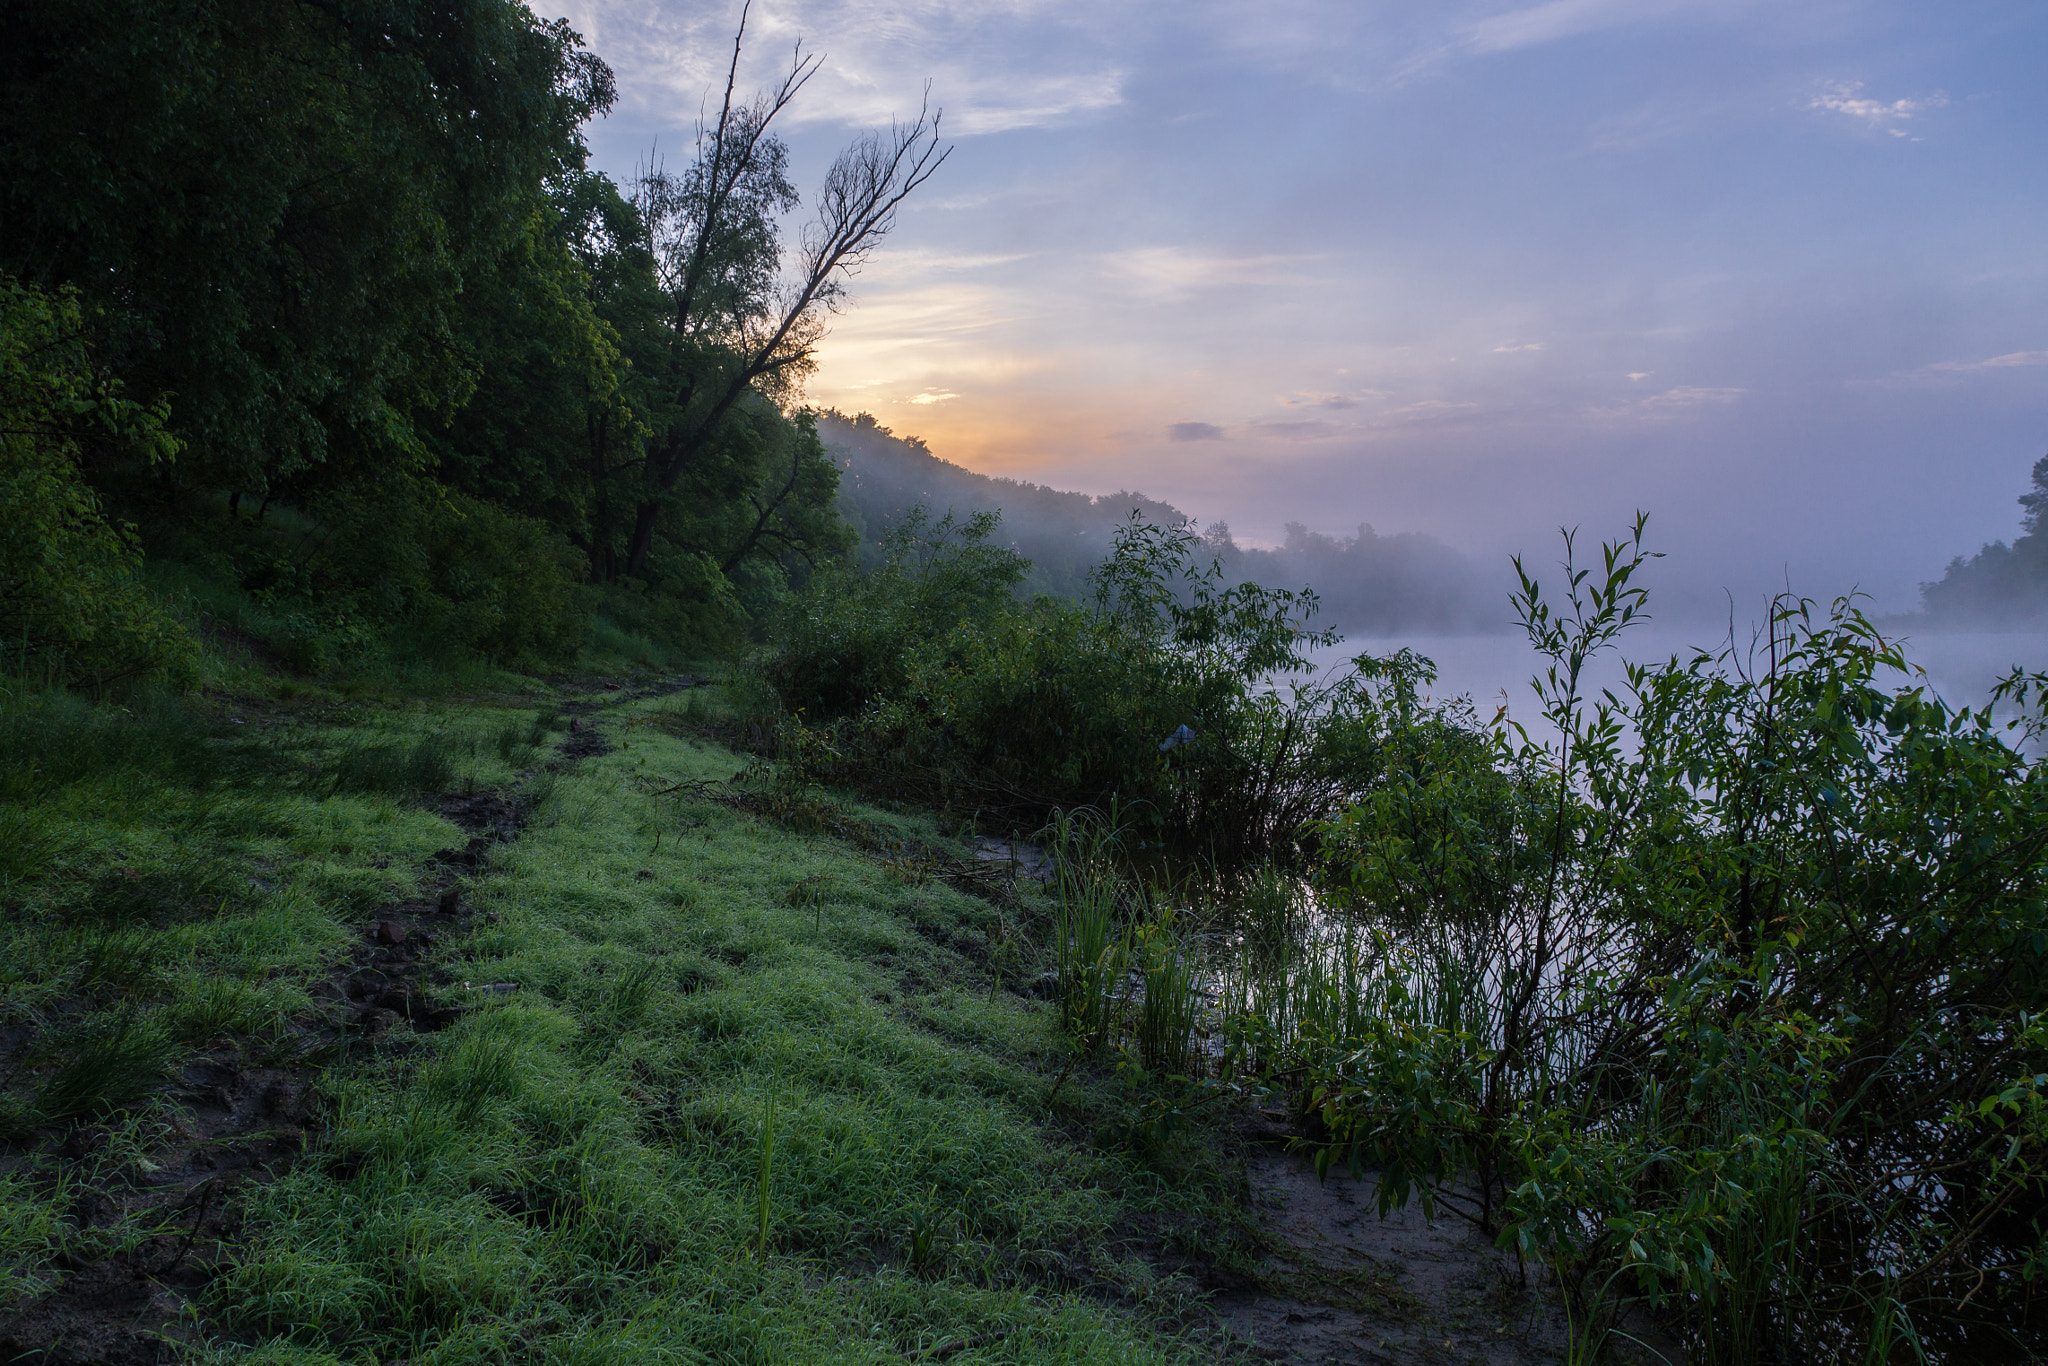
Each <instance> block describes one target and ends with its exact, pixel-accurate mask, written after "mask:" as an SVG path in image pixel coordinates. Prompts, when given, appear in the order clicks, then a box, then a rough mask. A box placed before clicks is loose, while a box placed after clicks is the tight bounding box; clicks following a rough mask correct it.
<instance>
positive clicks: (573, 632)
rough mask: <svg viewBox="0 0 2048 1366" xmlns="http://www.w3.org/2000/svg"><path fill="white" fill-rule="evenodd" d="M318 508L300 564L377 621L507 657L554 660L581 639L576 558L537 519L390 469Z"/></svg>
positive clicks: (445, 646) (519, 664) (331, 594)
mask: <svg viewBox="0 0 2048 1366" xmlns="http://www.w3.org/2000/svg"><path fill="white" fill-rule="evenodd" d="M316 508H317V511H318V514H319V516H320V519H321V534H320V537H319V540H318V541H317V543H316V546H315V548H313V549H312V552H311V554H310V557H309V559H308V561H307V567H308V569H309V571H310V574H311V576H312V580H313V584H314V587H315V590H316V591H318V590H319V589H322V588H325V589H326V590H327V593H326V594H325V596H326V597H327V598H328V600H329V601H330V602H332V601H334V600H335V598H336V595H338V594H347V595H348V598H349V599H350V600H352V601H353V602H354V603H355V604H357V606H358V610H359V611H361V612H362V613H363V615H365V616H367V617H368V618H369V619H370V620H372V621H376V622H379V623H403V624H404V625H405V626H407V627H408V628H410V629H411V631H412V632H413V633H414V634H415V636H416V638H418V639H421V640H424V641H430V642H432V643H433V648H435V649H437V650H442V651H446V652H449V653H456V652H460V651H464V650H468V651H473V652H475V653H476V654H478V655H480V656H482V657H483V658H485V659H488V660H490V661H491V662H493V663H496V664H501V665H504V666H506V667H508V668H525V669H533V668H538V667H541V666H543V665H545V664H548V663H551V662H561V661H564V660H566V659H568V658H570V657H572V656H573V655H574V654H575V651H576V648H577V647H578V645H580V644H581V637H582V631H583V622H582V620H581V618H580V617H579V616H578V615H577V613H576V611H575V606H576V603H575V597H574V586H575V582H576V579H577V578H578V577H580V570H581V564H580V559H581V557H580V556H578V555H577V554H576V553H575V552H574V551H573V550H571V549H570V548H569V547H568V546H566V545H564V544H563V543H562V541H561V539H560V538H559V537H558V536H556V535H554V534H552V533H551V532H549V530H548V529H547V528H546V527H545V526H544V525H542V524H541V523H540V522H538V521H536V520H534V519H533V518H530V517H522V516H520V515H518V514H516V513H512V512H507V511H505V510H504V509H503V508H501V507H498V506H497V505H495V504H492V503H486V502H482V501H479V500H477V499H474V498H469V497H466V496H464V495H462V494H459V493H442V492H441V491H439V490H437V489H435V488H433V487H432V486H430V485H425V484H414V483H410V482H406V481H394V480H386V481H384V482H383V483H381V484H378V485H375V486H362V487H357V488H351V489H347V490H343V491H338V492H337V493H335V494H333V495H331V496H329V497H328V498H326V499H323V500H322V501H321V502H320V503H319V504H317V505H316Z"/></svg>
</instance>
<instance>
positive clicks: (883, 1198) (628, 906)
mask: <svg viewBox="0 0 2048 1366" xmlns="http://www.w3.org/2000/svg"><path fill="white" fill-rule="evenodd" d="M657 705H658V704H653V703H647V704H629V705H628V706H627V707H626V708H622V709H621V711H623V712H624V714H623V715H621V714H619V713H616V712H615V713H612V715H611V716H610V717H607V718H606V719H605V720H604V722H603V724H604V725H605V726H606V728H607V732H608V734H609V735H610V736H611V737H612V738H613V740H614V741H615V743H616V745H617V747H616V748H615V749H614V750H613V751H612V752H611V753H609V754H606V755H604V756H602V757H600V758H595V759H587V760H585V761H583V762H582V763H581V764H579V765H578V766H577V767H576V768H575V769H573V770H570V771H568V772H565V773H563V774H562V775H560V778H559V781H558V782H557V783H556V784H555V786H554V787H553V788H552V790H551V792H550V794H549V795H548V796H547V798H546V800H545V802H544V803H543V804H542V805H541V806H540V807H539V809H538V811H537V812H536V817H535V820H534V822H533V823H532V824H531V825H529V826H528V827H527V829H526V831H525V833H524V834H523V835H522V837H521V838H520V840H519V841H518V842H517V843H515V844H512V845H510V846H508V847H506V848H505V849H503V850H502V851H501V852H500V853H499V854H498V855H497V856H496V857H494V859H493V861H492V867H493V872H492V873H491V875H490V876H489V877H487V878H483V879H480V880H479V882H478V883H477V884H476V885H475V886H474V887H473V888H472V889H471V890H470V891H469V892H468V893H467V894H466V895H467V896H468V897H470V898H473V901H474V905H475V908H476V910H477V912H478V913H479V917H478V919H477V920H476V921H475V922H473V925H474V929H473V933H472V935H471V937H470V938H469V939H468V941H467V943H466V944H465V946H464V947H465V952H466V955H467V958H468V962H467V963H466V965H465V966H464V968H463V973H464V975H465V976H469V977H474V978H475V979H476V980H479V981H486V980H488V981H503V982H517V983H519V984H520V989H519V991H518V992H517V993H514V994H511V995H508V996H503V997H490V998H486V999H483V1000H478V999H477V998H475V997H474V996H471V995H467V994H465V995H464V997H463V998H462V999H463V1003H464V1004H466V1005H468V1006H469V1007H470V1009H469V1010H468V1011H467V1012H466V1013H465V1015H464V1017H463V1019H462V1020H461V1021H460V1022H459V1023H458V1024H456V1025H454V1026H453V1027H452V1028H449V1029H447V1030H445V1031H442V1032H439V1033H435V1034H430V1035H423V1036H419V1037H417V1038H414V1039H412V1040H410V1041H409V1042H408V1045H407V1047H406V1048H404V1049H393V1050H390V1051H389V1052H386V1053H379V1054H370V1055H366V1056H364V1057H363V1058H362V1059H361V1060H360V1062H358V1063H357V1064H356V1065H353V1066H351V1067H348V1068H345V1069H341V1070H338V1071H337V1072H336V1073H335V1074H334V1076H333V1077H332V1079H331V1082H330V1087H329V1094H330V1095H331V1098H332V1108H331V1115H332V1119H331V1123H330V1124H329V1125H328V1126H327V1128H326V1130H325V1133H324V1135H323V1136H322V1138H321V1139H320V1140H319V1142H318V1143H317V1144H316V1145H315V1147H314V1149H313V1151H312V1152H311V1153H310V1154H309V1156H308V1158H307V1160H305V1161H303V1162H301V1163H299V1164H298V1165H297V1166H295V1167H294V1168H293V1169H292V1170H290V1171H288V1172H286V1173H284V1174H282V1175H281V1176H280V1177H279V1179H277V1180H276V1181H275V1182H271V1183H267V1184H266V1185H265V1186H264V1188H263V1189H262V1190H261V1191H260V1192H256V1193H254V1194H253V1195H252V1198H251V1200H250V1203H249V1206H248V1214H247V1223H246V1225H245V1228H246V1231H247V1234H246V1241H245V1242H243V1243H242V1244H240V1245H239V1246H238V1247H237V1249H236V1255H235V1257H234V1259H233V1261H232V1262H231V1263H230V1264H229V1265H227V1266H226V1267H224V1268H223V1270H222V1273H221V1274H220V1276H219V1277H218V1278H217V1279H216V1280H215V1281H214V1282H213V1283H212V1285H211V1287H210V1288H209V1290H208V1292H207V1295H208V1299H207V1310H206V1312H207V1314H208V1316H209V1318H210V1319H212V1320H214V1321H216V1322H218V1323H220V1324H221V1325H222V1326H223V1330H224V1332H225V1333H231V1334H233V1335H234V1337H235V1340H249V1339H254V1340H256V1341H259V1342H263V1341H268V1342H270V1343H271V1346H270V1348H269V1350H270V1351H271V1352H273V1353H274V1354H280V1355H281V1354H283V1353H285V1352H287V1351H290V1352H296V1353H300V1354H306V1355H311V1354H315V1353H332V1354H335V1355H336V1356H337V1357H345V1358H348V1359H356V1358H361V1359H366V1360H367V1359H375V1360H389V1359H392V1358H393V1357H395V1356H398V1355H401V1354H411V1355H412V1357H413V1358H414V1359H419V1358H425V1357H432V1358H434V1359H440V1360H448V1359H463V1360H470V1359H482V1360H489V1359H494V1358H496V1357H500V1356H522V1355H533V1356H544V1357H546V1358H548V1359H576V1360H584V1359H617V1360H620V1361H622V1362H623V1361H645V1360H648V1359H657V1360H662V1359H674V1360H679V1361H695V1360H715V1359H720V1358H727V1357H729V1358H731V1359H735V1360H749V1359H753V1360H773V1361H777V1362H811V1361H815V1362H844V1361H854V1362H876V1363H881V1362H888V1361H897V1360H901V1359H902V1358H903V1357H904V1356H905V1355H907V1354H909V1353H912V1352H915V1351H918V1350H921V1349H923V1348H925V1347H929V1346H933V1345H942V1344H944V1343H945V1342H946V1341H948V1340H965V1339H972V1338H976V1337H978V1336H980V1335H984V1334H994V1335H996V1336H994V1337H992V1338H990V1339H989V1340H990V1341H991V1342H994V1343H999V1344H1000V1348H999V1350H1000V1353H1001V1357H1002V1359H1004V1360H1008V1361H1013V1362H1017V1363H1020V1366H1026V1364H1035V1363H1053V1362H1119V1363H1121V1362H1126V1361H1131V1362H1158V1363H1162V1364H1163V1363H1166V1362H1179V1361H1195V1360H1206V1359H1208V1355H1209V1354H1208V1353H1207V1351H1206V1349H1205V1347H1204V1345H1203V1344H1202V1343H1200V1342H1199V1341H1197V1340H1194V1339H1193V1335H1192V1334H1187V1335H1183V1333H1182V1332H1181V1331H1180V1330H1179V1329H1178V1328H1177V1327H1176V1326H1175V1323H1174V1322H1173V1321H1172V1319H1171V1317H1170V1316H1171V1315H1172V1314H1173V1313H1174V1312H1175V1311H1176V1310H1178V1309H1179V1308H1181V1307H1183V1306H1184V1305H1185V1304H1186V1301H1184V1300H1182V1299H1180V1298H1178V1297H1179V1296H1180V1295H1181V1294H1182V1293H1184V1292H1185V1291H1186V1289H1188V1288H1189V1287H1187V1286H1186V1285H1185V1282H1183V1281H1181V1280H1180V1279H1179V1278H1162V1279H1161V1281H1160V1282H1159V1283H1156V1284H1146V1283H1144V1282H1143V1281H1140V1280H1138V1279H1137V1278H1135V1277H1132V1276H1130V1275H1129V1273H1126V1272H1125V1271H1123V1270H1122V1269H1121V1262H1120V1259H1119V1258H1118V1255H1117V1250H1116V1248H1117V1242H1116V1240H1117V1239H1118V1238H1119V1237H1120V1233H1119V1227H1118V1226H1119V1224H1120V1222H1121V1221H1123V1220H1126V1219H1130V1218H1133V1217H1160V1218H1164V1217H1166V1216H1167V1215H1168V1213H1169V1211H1181V1212H1182V1214H1181V1215H1180V1217H1185V1213H1184V1212H1185V1211H1186V1210H1187V1208H1188V1207H1189V1205H1190V1204H1191V1203H1195V1202H1199V1201H1201V1200H1203V1199H1205V1198H1209V1197H1210V1196H1213V1195H1214V1194H1216V1193H1220V1192H1221V1191H1222V1190H1223V1189H1224V1188H1223V1187H1222V1186H1221V1184H1220V1182H1219V1179H1218V1178H1219V1172H1220V1169H1221V1167H1222V1165H1223V1164H1222V1163H1221V1162H1220V1161H1219V1160H1217V1159H1216V1158H1215V1157H1213V1156H1209V1157H1206V1158H1204V1157H1203V1156H1202V1155H1201V1154H1195V1155H1192V1156H1190V1155H1188V1154H1178V1157H1179V1164H1178V1168H1177V1169H1169V1170H1173V1171H1174V1175H1175V1179H1176V1180H1178V1181H1179V1182H1180V1183H1181V1185H1180V1187H1179V1191H1178V1193H1177V1195H1176V1196H1175V1197H1174V1198H1173V1199H1172V1200H1168V1199H1167V1198H1166V1197H1165V1196H1164V1195H1163V1194H1162V1192H1161V1181H1160V1178H1159V1176H1158V1175H1157V1174H1155V1173H1154V1172H1153V1171H1151V1170H1148V1169H1147V1167H1146V1166H1145V1165H1144V1163H1143V1161H1142V1160H1141V1158H1140V1157H1139V1156H1137V1155H1135V1154H1132V1153H1129V1152H1125V1151H1121V1150H1111V1151H1103V1150H1100V1149H1098V1148H1097V1147H1096V1146H1095V1145H1094V1144H1092V1143H1089V1142H1087V1141H1085V1140H1084V1141H1082V1142H1079V1143H1074V1142H1070V1141H1068V1140H1067V1139H1065V1138H1064V1137H1063V1136H1062V1135H1061V1134H1060V1133H1058V1132H1057V1131H1056V1130H1054V1129H1053V1128H1052V1127H1051V1126H1047V1125H1046V1124H1045V1123H1044V1122H1043V1115H1042V1111H1041V1109H1040V1101H1041V1099H1042V1096H1043V1090H1044V1088H1043V1080H1042V1078H1041V1076H1040V1073H1039V1069H1040V1068H1041V1067H1042V1066H1043V1065H1044V1064H1045V1063H1046V1062H1047V1061H1048V1060H1053V1059H1057V1057H1058V1048H1057V1041H1056V1039H1055V1037H1054V1036H1053V1034H1052V1033H1051V1032H1050V1031H1049V1030H1048V1029H1047V1028H1046V1026H1047V1025H1048V1024H1049V1023H1050V1021H1049V1020H1047V1019H1046V1018H1045V1017H1044V1016H1043V1015H1042V1014H1041V1013H1039V1011H1038V1010H1037V1009H1036V1008H1035V1007H1034V1005H1033V1004H1032V1003H1030V1002H1026V1001H1021V1000H1019V999H1017V998H1015V997H1013V996H1011V995H1009V994H1008V993H998V994H996V995H995V996H994V997H993V998H990V997H989V996H988V995H987V993H986V992H985V991H984V990H983V989H982V987H983V983H982V980H981V976H980V973H979V971H978V970H977V969H976V967H975V966H974V964H973V962H972V960H971V959H970V958H969V957H967V956H966V955H963V954H962V953H960V952H958V951H956V949H955V948H953V947H952V944H953V943H954V942H955V941H956V940H958V939H960V938H963V937H966V936H970V935H973V934H975V933H977V932H978V931H980V930H981V929H983V928H985V927H986V925H987V924H988V923H990V922H991V921H992V920H993V918H994V911H993V909H992V908H991V907H989V906H988V905H987V904H986V903H984V902H982V901H979V900H977V899H975V898H972V897H969V896H967V895H965V894H963V893H961V892H958V891H956V890H954V889H952V888H949V887H946V886H943V885H940V884H939V883H937V882H929V883H926V884H924V885H910V884H906V883H904V882H903V881H901V880H899V879H898V878H897V877H895V876H893V875H892V874H891V873H890V871H889V870H888V869H887V868H885V867H883V866H882V865H881V864H880V863H878V862H877V861H876V860H874V859H871V858H868V857H865V856H863V855H862V854H860V853H859V852H858V851H857V850H855V849H853V848H851V847H850V846H848V845H847V844H846V843H845V842H844V841H842V840H839V839H835V838H833V837H831V836H830V835H825V834H803V833H798V832H795V831H792V830H790V829H788V828H787V827H785V826H783V825H782V824H780V823H777V822H774V821H770V820H764V819H760V818H758V817H755V816H751V815H748V814H745V813H744V812H741V811H738V810H735V809H733V808H732V807H730V806H727V805H724V804H721V803H717V802H713V801H709V800H705V799H703V798H702V797H699V796H697V795H695V793H697V792H700V791H701V790H702V789H703V787H704V786H706V785H707V784H709V783H712V782H715V781H716V780H718V779H721V778H723V777H725V776H727V775H729V774H730V773H731V771H732V769H733V768H734V767H735V766H736V763H735V758H734V756H733V755H731V754H730V753H727V752H724V751H721V750H716V749H713V748H711V747H708V746H705V745H702V744H700V743H697V742H694V741H687V740H680V739H675V738H672V737H670V736H667V735H664V734H662V733H660V732H659V731H657V730H654V729H652V728H649V727H646V726H643V725H640V724H637V723H638V722H639V721H641V720H642V719H644V718H647V717H649V716H652V715H654V714H656V707H657ZM443 719H444V720H446V719H448V718H443ZM858 818H859V819H862V820H870V821H876V822H884V821H887V822H891V823H892V824H893V825H897V826H903V827H906V829H907V832H909V833H915V834H916V835H917V837H918V838H919V839H920V840H924V841H933V842H937V841H939V840H941V838H942V837H941V836H939V835H938V834H937V833H936V831H934V830H932V829H931V827H930V826H929V824H928V822H926V821H924V820H923V819H921V818H906V817H893V818H892V817H887V816H884V815H883V814H882V813H880V812H874V811H859V812H858ZM658 835H659V836H665V838H662V839H661V840H660V842H659V844H658V846H657V843H656V836H658ZM643 874H645V876H643ZM793 883H795V884H806V885H808V887H810V888H812V889H814V890H815V895H807V896H797V895H792V885H793ZM1077 1081H1078V1084H1075V1083H1072V1082H1070V1085H1072V1086H1073V1087H1074V1089H1073V1090H1072V1091H1070V1092H1069V1095H1070V1098H1071V1097H1074V1096H1077V1095H1078V1096H1080V1097H1082V1098H1083V1099H1084V1101H1085V1103H1086V1104H1087V1105H1088V1106H1089V1107H1094V1106H1097V1105H1101V1104H1103V1103H1104V1102H1105V1100H1106V1099H1113V1095H1111V1096H1108V1097H1106V1096H1105V1092H1106V1091H1107V1088H1104V1087H1103V1086H1102V1085H1101V1082H1100V1079H1098V1078H1094V1077H1085V1078H1079V1079H1077ZM770 1097H773V1101H772V1104H773V1119H772V1128H771V1127H770V1120H769V1116H768V1109H769V1100H770ZM764 1228H765V1230H766V1233H767V1237H766V1240H765V1246H766V1248H767V1250H768V1252H769V1253H770V1254H772V1255H769V1256H766V1257H762V1256H761V1255H759V1254H760V1251H761V1249H762V1248H763V1246H764V1239H763V1236H762V1235H763V1230H764ZM394 1249H402V1250H403V1255H401V1256H394V1255H393V1252H394ZM1076 1267H1085V1268H1087V1274H1088V1275H1089V1277H1090V1284H1089V1289H1088V1290H1087V1291H1086V1292H1085V1293H1083V1292H1078V1291H1076V1290H1074V1289H1072V1288H1071V1283H1072V1280H1073V1278H1074V1274H1075V1273H1074V1270H1073V1268H1076Z"/></svg>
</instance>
